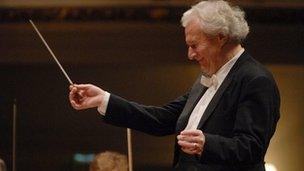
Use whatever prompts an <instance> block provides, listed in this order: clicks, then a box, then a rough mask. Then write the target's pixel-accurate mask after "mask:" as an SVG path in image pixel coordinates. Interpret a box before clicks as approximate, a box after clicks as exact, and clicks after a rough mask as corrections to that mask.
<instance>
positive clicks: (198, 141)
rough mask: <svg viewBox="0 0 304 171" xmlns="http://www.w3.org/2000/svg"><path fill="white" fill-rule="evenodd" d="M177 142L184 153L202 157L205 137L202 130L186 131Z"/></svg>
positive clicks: (179, 136)
mask: <svg viewBox="0 0 304 171" xmlns="http://www.w3.org/2000/svg"><path fill="white" fill-rule="evenodd" d="M177 140H178V142H177V143H178V144H179V145H180V146H181V149H182V150H183V152H185V153H187V154H191V155H194V154H198V155H202V152H203V149H204V144H205V135H204V134H203V132H202V131H201V130H184V131H182V132H181V133H180V134H179V135H178V136H177Z"/></svg>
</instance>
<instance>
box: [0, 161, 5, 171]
mask: <svg viewBox="0 0 304 171" xmlns="http://www.w3.org/2000/svg"><path fill="white" fill-rule="evenodd" d="M0 171H6V166H5V163H4V161H3V160H2V159H0Z"/></svg>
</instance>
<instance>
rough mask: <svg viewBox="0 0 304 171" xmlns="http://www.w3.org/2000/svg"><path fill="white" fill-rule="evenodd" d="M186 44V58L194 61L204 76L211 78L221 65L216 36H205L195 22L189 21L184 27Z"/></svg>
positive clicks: (219, 43) (219, 47)
mask: <svg viewBox="0 0 304 171" xmlns="http://www.w3.org/2000/svg"><path fill="white" fill-rule="evenodd" d="M185 37H186V44H187V45H188V58H189V59H190V60H196V61H197V62H198V63H199V65H200V68H201V71H202V73H203V74H204V75H205V76H211V75H212V74H214V73H215V72H216V71H217V70H218V69H219V67H220V66H219V65H220V64H221V59H220V52H221V42H220V41H219V39H218V36H215V37H210V36H207V35H206V34H205V33H204V32H203V31H202V29H201V27H200V25H199V22H198V21H197V20H193V21H190V22H189V24H188V25H187V26H186V27H185Z"/></svg>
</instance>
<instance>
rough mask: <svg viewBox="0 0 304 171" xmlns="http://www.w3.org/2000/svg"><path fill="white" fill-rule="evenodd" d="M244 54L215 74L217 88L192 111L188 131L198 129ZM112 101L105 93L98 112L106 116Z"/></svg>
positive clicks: (206, 95) (240, 52) (212, 87)
mask: <svg viewBox="0 0 304 171" xmlns="http://www.w3.org/2000/svg"><path fill="white" fill-rule="evenodd" d="M243 52H244V49H243V48H242V49H241V50H240V51H239V52H238V53H237V54H236V55H235V56H234V57H233V58H232V59H230V60H229V61H228V62H227V63H226V64H225V65H223V66H222V67H221V68H220V69H219V70H218V71H217V73H216V74H215V76H214V77H215V78H216V79H217V86H214V85H212V86H211V87H209V88H208V89H207V91H206V92H205V94H204V95H203V96H202V97H201V99H200V101H199V102H198V103H197V105H196V106H195V108H194V110H193V111H192V113H191V115H190V118H189V121H188V124H187V126H186V129H196V128H197V126H198V124H199V121H200V119H201V117H202V116H203V113H204V112H205V110H206V108H207V106H208V105H209V103H210V101H211V99H212V98H213V96H214V94H215V93H216V91H217V89H218V87H220V85H221V84H222V82H223V81H224V79H225V77H226V76H227V74H228V73H229V71H230V69H231V68H232V66H233V65H234V64H235V62H236V61H237V59H238V58H239V57H240V56H241V54H242V53H243ZM109 99H110V93H109V92H105V95H104V97H103V100H102V103H101V105H100V106H98V108H97V110H98V112H99V113H100V114H102V115H105V113H106V111H107V106H108V103H109Z"/></svg>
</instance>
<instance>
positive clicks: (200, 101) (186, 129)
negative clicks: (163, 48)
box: [70, 0, 280, 171]
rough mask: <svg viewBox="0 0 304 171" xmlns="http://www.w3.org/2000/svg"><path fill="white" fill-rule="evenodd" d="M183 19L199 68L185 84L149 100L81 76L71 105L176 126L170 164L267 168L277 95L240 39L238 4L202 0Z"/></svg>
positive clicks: (125, 120) (149, 126) (166, 128)
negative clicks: (162, 100)
mask: <svg viewBox="0 0 304 171" xmlns="http://www.w3.org/2000/svg"><path fill="white" fill-rule="evenodd" d="M181 21H182V25H183V26H184V27H185V37H186V44H187V45H188V58H189V59H190V60H195V61H197V63H198V64H199V66H200V68H201V71H202V73H201V75H199V77H198V79H197V80H196V82H195V83H194V84H193V86H192V88H191V89H190V91H189V92H187V93H186V94H185V95H183V96H181V97H179V98H177V99H176V100H174V101H172V102H170V103H168V104H167V105H165V106H162V107H154V106H145V105H141V104H138V103H134V102H130V101H127V100H125V99H123V98H121V97H118V96H116V95H114V94H110V93H108V92H106V91H104V90H102V89H100V88H98V87H96V86H94V85H90V84H80V85H72V86H70V90H71V92H70V102H71V105H72V106H73V107H74V108H75V109H77V110H80V109H86V108H92V107H97V109H98V111H99V113H101V114H102V115H103V118H104V121H105V122H108V123H111V124H113V125H117V126H124V127H129V128H132V129H136V130H139V131H143V132H146V133H150V134H153V135H169V134H177V139H176V146H175V147H176V148H175V155H174V164H173V167H174V168H175V169H176V170H183V171H185V170H189V171H190V170H191V171H193V170H204V171H220V170H221V171H222V170H224V171H226V170H227V171H228V170H229V171H230V170H235V171H263V170H265V168H264V156H265V153H266V151H267V148H268V145H269V142H270V139H271V137H272V135H273V134H274V132H275V128H276V124H277V121H278V119H279V116H280V114H279V106H280V97H279V92H278V88H277V86H276V83H275V81H274V79H273V77H272V75H271V73H270V72H269V71H267V69H266V68H265V67H263V66H262V65H261V64H260V63H258V62H257V61H256V60H254V59H253V58H252V57H251V56H250V55H249V53H248V52H246V51H245V50H244V48H243V47H242V46H241V42H242V40H244V39H245V38H246V36H247V34H248V32H249V27H248V25H247V22H246V20H245V19H244V12H243V11H242V10H240V9H239V8H238V7H232V6H230V5H229V4H228V3H227V2H225V1H222V0H212V1H211V0H210V1H202V2H200V3H198V4H196V5H194V6H193V7H192V8H191V9H190V10H188V11H186V12H185V13H184V15H183V17H182V20H181Z"/></svg>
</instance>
